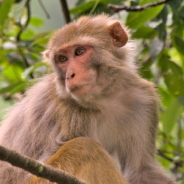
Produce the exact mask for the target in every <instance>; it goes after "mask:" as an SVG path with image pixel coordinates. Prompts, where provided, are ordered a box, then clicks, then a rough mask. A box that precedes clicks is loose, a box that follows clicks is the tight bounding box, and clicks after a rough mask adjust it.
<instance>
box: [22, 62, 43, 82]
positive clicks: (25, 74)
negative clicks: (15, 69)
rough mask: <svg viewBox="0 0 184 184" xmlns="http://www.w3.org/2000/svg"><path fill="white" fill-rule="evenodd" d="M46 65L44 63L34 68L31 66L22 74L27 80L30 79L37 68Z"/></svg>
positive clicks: (37, 64)
mask: <svg viewBox="0 0 184 184" xmlns="http://www.w3.org/2000/svg"><path fill="white" fill-rule="evenodd" d="M43 65H45V64H44V63H36V64H35V65H33V66H30V67H28V68H26V69H25V71H24V73H23V74H22V78H24V79H25V78H26V77H28V76H29V75H30V74H31V73H32V72H33V71H34V70H35V69H36V68H38V67H40V66H43Z"/></svg>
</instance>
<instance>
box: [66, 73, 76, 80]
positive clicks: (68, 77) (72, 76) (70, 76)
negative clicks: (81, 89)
mask: <svg viewBox="0 0 184 184" xmlns="http://www.w3.org/2000/svg"><path fill="white" fill-rule="evenodd" d="M74 77H75V73H72V74H71V75H68V76H67V79H68V80H69V79H73V78H74Z"/></svg>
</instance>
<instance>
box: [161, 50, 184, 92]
mask: <svg viewBox="0 0 184 184" xmlns="http://www.w3.org/2000/svg"><path fill="white" fill-rule="evenodd" d="M158 66H159V67H160V69H161V73H162V75H163V77H164V80H165V83H166V85H167V88H168V89H169V91H170V92H171V94H173V95H174V96H178V95H184V87H183V86H184V73H183V71H182V68H181V67H180V66H179V65H177V64H176V63H174V62H173V61H171V60H170V58H169V56H168V55H167V53H166V52H165V53H164V52H163V53H162V54H160V56H159V59H158Z"/></svg>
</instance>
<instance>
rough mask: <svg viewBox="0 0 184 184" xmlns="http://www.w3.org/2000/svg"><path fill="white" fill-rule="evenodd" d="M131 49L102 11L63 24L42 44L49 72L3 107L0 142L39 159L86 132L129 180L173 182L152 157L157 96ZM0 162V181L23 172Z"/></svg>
mask: <svg viewBox="0 0 184 184" xmlns="http://www.w3.org/2000/svg"><path fill="white" fill-rule="evenodd" d="M135 56H136V54H135V45H134V43H133V41H130V33H129V31H128V29H127V28H126V27H125V26H124V25H123V24H122V23H121V22H120V21H118V20H115V19H113V18H112V17H110V16H107V15H105V14H101V15H97V16H83V17H81V18H79V19H78V20H75V21H74V22H72V23H69V24H67V25H65V26H64V27H62V28H61V29H59V30H58V31H57V32H56V33H55V34H54V35H53V36H52V38H51V39H50V41H49V43H48V46H47V49H46V51H45V52H44V57H45V58H47V60H48V63H49V64H50V66H51V68H52V69H53V72H52V73H51V74H48V75H46V76H44V77H43V78H42V79H40V80H39V81H38V82H37V83H36V84H35V85H34V86H33V87H31V88H30V89H29V90H28V91H27V94H26V97H25V98H24V99H23V100H21V101H20V102H18V103H17V104H15V105H14V106H13V107H12V109H11V110H10V111H9V113H8V114H7V116H6V118H5V119H4V120H3V124H2V126H1V128H0V144H1V145H3V146H6V147H7V148H11V149H14V150H16V151H17V152H19V153H21V154H24V155H26V156H29V157H31V158H33V159H36V160H38V161H41V162H43V163H45V162H46V161H47V160H48V159H49V158H50V157H51V156H52V155H53V154H54V153H56V152H57V151H58V150H59V148H60V147H62V146H63V145H64V144H65V143H66V142H67V141H69V140H71V139H73V138H77V137H89V138H91V139H93V140H94V141H96V142H98V143H99V144H100V145H101V146H102V147H103V148H104V149H105V150H107V152H108V153H109V154H110V155H111V156H112V157H113V158H114V160H115V161H116V164H117V166H118V168H119V169H120V170H121V172H122V175H123V176H124V177H125V178H126V179H127V180H128V182H129V183H130V184H148V183H149V184H176V182H175V181H174V180H172V179H171V178H170V177H169V176H168V175H167V174H165V172H164V171H163V168H162V166H161V165H160V164H159V163H158V162H157V161H156V160H155V157H154V156H155V154H156V145H155V142H156V134H157V126H158V107H159V98H158V94H157V91H156V89H155V87H154V84H153V83H151V82H149V81H147V80H146V79H143V78H142V77H141V76H140V75H139V73H138V67H137V66H136V63H135ZM0 168H1V170H0V183H2V184H7V183H8V184H16V183H21V182H20V179H21V180H24V179H26V177H27V174H26V173H25V172H24V171H22V170H19V169H17V168H16V169H15V168H13V167H11V166H10V165H8V164H6V163H4V162H1V163H0ZM5 173H6V174H5ZM7 175H8V177H7Z"/></svg>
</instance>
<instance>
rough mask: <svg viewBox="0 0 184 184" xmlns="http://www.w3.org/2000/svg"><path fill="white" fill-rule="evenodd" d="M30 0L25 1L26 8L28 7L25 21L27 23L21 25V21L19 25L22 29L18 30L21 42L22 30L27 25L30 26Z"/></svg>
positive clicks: (18, 38) (18, 37)
mask: <svg viewBox="0 0 184 184" xmlns="http://www.w3.org/2000/svg"><path fill="white" fill-rule="evenodd" d="M29 3H30V0H26V2H25V5H24V6H25V7H26V9H27V20H26V23H25V25H24V26H23V25H21V23H20V22H19V24H18V25H19V27H20V31H19V32H18V34H17V42H19V41H20V36H21V34H22V32H23V31H24V30H25V29H26V27H27V26H28V24H29V21H30V17H31V9H30V4H29Z"/></svg>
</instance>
